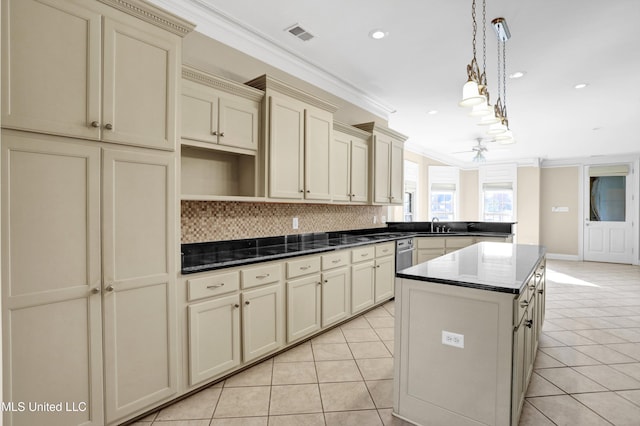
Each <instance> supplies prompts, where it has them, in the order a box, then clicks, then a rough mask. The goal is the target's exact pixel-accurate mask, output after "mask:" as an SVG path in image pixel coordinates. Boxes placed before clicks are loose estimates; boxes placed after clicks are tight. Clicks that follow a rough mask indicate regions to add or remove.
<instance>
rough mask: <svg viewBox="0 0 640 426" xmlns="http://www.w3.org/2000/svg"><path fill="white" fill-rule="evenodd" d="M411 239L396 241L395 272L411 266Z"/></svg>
mask: <svg viewBox="0 0 640 426" xmlns="http://www.w3.org/2000/svg"><path fill="white" fill-rule="evenodd" d="M413 250H414V247H413V238H403V239H401V240H397V241H396V272H398V271H401V270H403V269H405V268H408V267H409V266H412V265H413Z"/></svg>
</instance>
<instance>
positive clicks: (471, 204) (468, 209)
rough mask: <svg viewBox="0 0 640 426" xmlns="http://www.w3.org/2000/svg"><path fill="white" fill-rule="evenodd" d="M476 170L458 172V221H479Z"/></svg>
mask: <svg viewBox="0 0 640 426" xmlns="http://www.w3.org/2000/svg"><path fill="white" fill-rule="evenodd" d="M478 197H479V189H478V170H460V220H461V221H474V220H480V200H479V199H478Z"/></svg>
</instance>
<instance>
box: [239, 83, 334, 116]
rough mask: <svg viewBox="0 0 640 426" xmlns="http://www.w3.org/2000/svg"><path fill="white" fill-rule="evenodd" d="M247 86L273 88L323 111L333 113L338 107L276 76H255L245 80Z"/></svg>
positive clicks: (264, 88)
mask: <svg viewBox="0 0 640 426" xmlns="http://www.w3.org/2000/svg"><path fill="white" fill-rule="evenodd" d="M245 84H246V85H248V86H251V87H255V88H256V89H260V90H264V91H265V92H266V91H267V90H275V91H276V92H279V93H282V94H284V95H287V96H291V97H292V98H295V99H298V100H299V101H302V102H304V103H306V104H309V105H313V106H314V107H316V108H320V109H323V110H325V111H328V112H330V113H331V114H334V113H335V112H336V111H337V110H338V107H337V106H335V105H333V104H330V103H329V102H326V101H324V100H322V99H320V98H317V97H315V96H313V95H310V94H309V93H307V92H304V91H302V90H300V89H296V88H295V87H292V86H290V85H288V84H287V83H285V82H283V81H280V80H278V79H276V78H273V77H270V76H268V75H266V74H264V75H261V76H260V77H256V78H254V79H253V80H251V81H247V82H246V83H245Z"/></svg>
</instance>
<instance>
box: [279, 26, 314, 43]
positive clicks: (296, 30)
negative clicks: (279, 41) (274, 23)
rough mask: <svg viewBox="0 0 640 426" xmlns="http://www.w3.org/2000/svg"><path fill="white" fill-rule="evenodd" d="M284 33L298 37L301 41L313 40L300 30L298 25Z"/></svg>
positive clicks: (311, 36) (302, 29)
mask: <svg viewBox="0 0 640 426" xmlns="http://www.w3.org/2000/svg"><path fill="white" fill-rule="evenodd" d="M285 31H289V33H291V34H293V35H294V36H296V37H298V38H299V39H300V40H302V41H309V40H311V39H312V38H313V34H311V33H310V32H309V31H307V30H305V29H304V28H302V27H301V26H300V24H295V25H294V26H292V27H289V28H287V29H286V30H285Z"/></svg>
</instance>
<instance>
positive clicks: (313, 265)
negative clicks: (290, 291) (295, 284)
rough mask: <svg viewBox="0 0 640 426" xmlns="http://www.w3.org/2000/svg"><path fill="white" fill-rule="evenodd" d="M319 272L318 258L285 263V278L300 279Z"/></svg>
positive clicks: (306, 258)
mask: <svg viewBox="0 0 640 426" xmlns="http://www.w3.org/2000/svg"><path fill="white" fill-rule="evenodd" d="M319 271H320V256H314V257H305V258H303V259H299V260H291V261H289V262H287V278H295V277H301V276H303V275H309V274H312V273H314V272H319Z"/></svg>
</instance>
